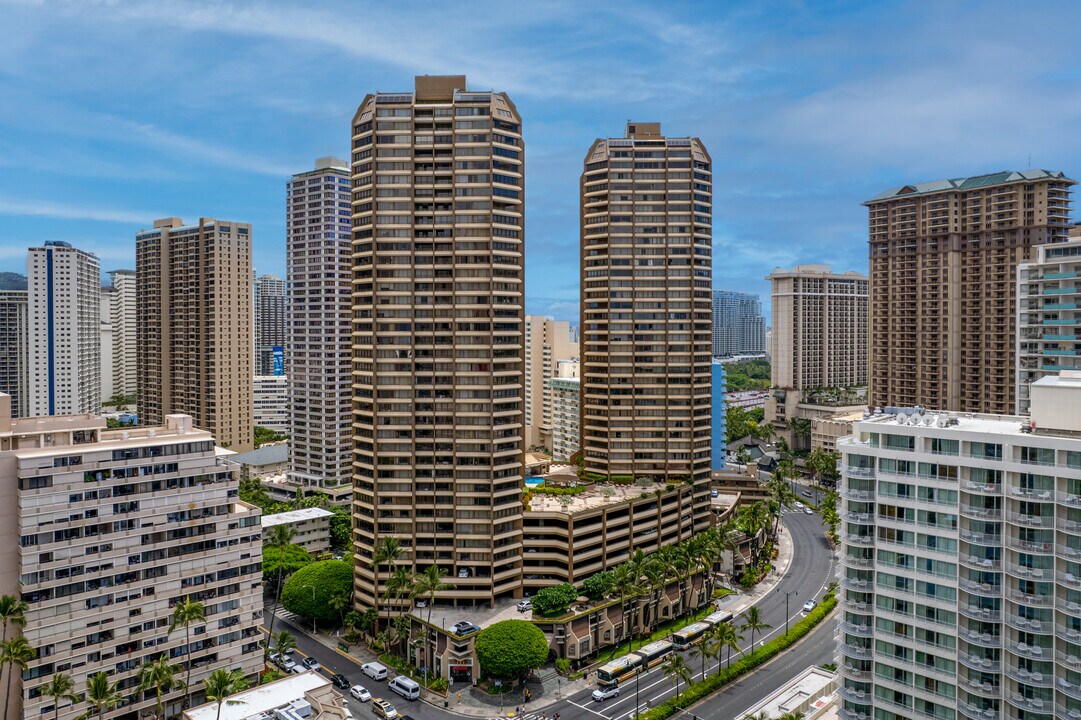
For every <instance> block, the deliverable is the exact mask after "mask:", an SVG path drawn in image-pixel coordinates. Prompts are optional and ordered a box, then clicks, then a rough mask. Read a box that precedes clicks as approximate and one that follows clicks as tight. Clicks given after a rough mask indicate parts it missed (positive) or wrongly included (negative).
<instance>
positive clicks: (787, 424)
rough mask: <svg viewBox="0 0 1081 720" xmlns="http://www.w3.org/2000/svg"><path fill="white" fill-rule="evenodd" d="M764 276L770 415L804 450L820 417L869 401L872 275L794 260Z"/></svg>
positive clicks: (767, 416)
mask: <svg viewBox="0 0 1081 720" xmlns="http://www.w3.org/2000/svg"><path fill="white" fill-rule="evenodd" d="M766 279H767V280H769V281H770V283H771V285H772V307H773V333H772V347H771V350H770V358H771V361H770V385H771V389H770V394H769V398H768V399H767V400H766V413H765V419H766V420H767V421H768V422H770V423H772V424H773V426H774V428H775V429H776V430H777V433H778V435H779V436H781V437H783V438H784V439H785V441H786V442H788V443H789V445H790V446H792V447H793V448H795V449H798V450H806V449H808V448H809V447H810V442H811V432H810V430H811V421H812V420H813V419H814V418H820V417H829V416H831V415H835V414H837V413H838V412H851V411H852V410H853V409H855V408H862V407H863V405H864V403H865V402H866V386H867V276H866V275H861V274H860V273H855V272H846V273H837V272H833V269H832V268H831V267H830V266H829V265H796V266H794V267H793V268H792V269H791V270H788V269H785V268H776V269H774V271H773V272H772V273H770V274H769V275H768V276H767V277H766ZM797 420H798V421H799V422H796V421H797Z"/></svg>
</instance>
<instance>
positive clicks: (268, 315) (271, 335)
mask: <svg viewBox="0 0 1081 720" xmlns="http://www.w3.org/2000/svg"><path fill="white" fill-rule="evenodd" d="M286 324H287V315H286V302H285V281H284V280H282V279H281V278H280V277H278V276H277V275H260V276H259V277H258V278H256V279H255V368H256V371H255V374H256V375H285V374H287V373H286V369H285V366H286V363H285V355H286V350H285V345H286V342H285V336H286Z"/></svg>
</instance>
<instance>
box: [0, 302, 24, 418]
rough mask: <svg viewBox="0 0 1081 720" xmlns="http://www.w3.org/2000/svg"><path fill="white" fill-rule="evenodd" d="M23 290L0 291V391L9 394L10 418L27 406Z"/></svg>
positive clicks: (19, 415) (19, 414) (16, 415)
mask: <svg viewBox="0 0 1081 720" xmlns="http://www.w3.org/2000/svg"><path fill="white" fill-rule="evenodd" d="M28 312H29V308H28V298H27V291H26V290H0V393H6V394H8V395H10V396H11V413H12V416H13V417H26V415H27V413H28V407H29V397H28V395H29V392H30V387H29V382H30V324H29V322H30V320H29V315H28Z"/></svg>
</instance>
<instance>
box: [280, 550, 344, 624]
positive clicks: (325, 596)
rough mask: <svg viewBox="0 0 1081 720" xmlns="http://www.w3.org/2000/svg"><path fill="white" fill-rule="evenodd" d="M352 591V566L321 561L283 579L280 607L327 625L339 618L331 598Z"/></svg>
mask: <svg viewBox="0 0 1081 720" xmlns="http://www.w3.org/2000/svg"><path fill="white" fill-rule="evenodd" d="M352 590H353V566H352V565H351V564H350V563H347V562H345V561H344V560H322V561H320V562H313V563H311V564H309V565H305V566H304V567H302V568H301V569H299V570H297V571H296V572H295V573H293V575H292V577H290V578H289V579H288V580H286V582H285V587H283V588H282V605H284V606H285V609H286V610H289V611H290V612H294V613H296V614H297V615H300V616H302V617H306V618H309V619H311V618H315V619H316V620H322V621H324V622H330V621H333V620H337V619H339V618H338V611H337V610H335V609H334V608H333V607H331V604H330V598H331V597H332V596H333V595H334V594H335V593H345V594H346V595H349V594H351V593H352Z"/></svg>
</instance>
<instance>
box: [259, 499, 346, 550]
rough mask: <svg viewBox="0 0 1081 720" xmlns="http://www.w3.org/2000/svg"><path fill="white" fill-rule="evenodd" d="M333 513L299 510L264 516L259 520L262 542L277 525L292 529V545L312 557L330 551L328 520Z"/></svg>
mask: <svg viewBox="0 0 1081 720" xmlns="http://www.w3.org/2000/svg"><path fill="white" fill-rule="evenodd" d="M333 515H334V513H332V512H330V511H329V510H324V509H323V508H301V509H299V510H290V511H288V512H283V513H276V514H274V515H264V516H263V517H262V520H261V524H262V527H263V542H266V541H267V540H269V539H270V529H271V528H273V527H277V526H278V525H286V526H288V527H291V528H293V531H294V532H295V533H296V534H295V535H294V536H293V540H292V543H293V545H299V546H300V547H302V548H304V549H305V550H307V551H308V552H310V553H312V554H313V555H314V554H316V553H320V552H323V551H325V550H330V518H331V516H333Z"/></svg>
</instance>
